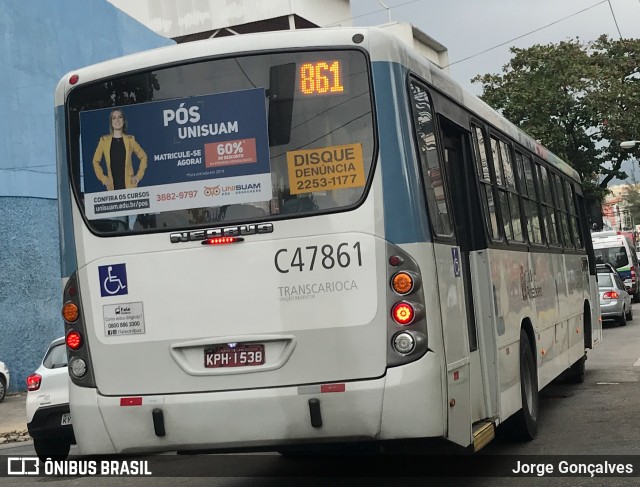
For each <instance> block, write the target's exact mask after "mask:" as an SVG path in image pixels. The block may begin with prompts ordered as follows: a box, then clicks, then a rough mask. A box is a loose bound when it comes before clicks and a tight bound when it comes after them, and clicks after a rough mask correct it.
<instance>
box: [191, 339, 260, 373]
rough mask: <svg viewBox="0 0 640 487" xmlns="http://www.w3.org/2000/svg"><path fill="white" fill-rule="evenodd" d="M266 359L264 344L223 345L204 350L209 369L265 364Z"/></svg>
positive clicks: (205, 364)
mask: <svg viewBox="0 0 640 487" xmlns="http://www.w3.org/2000/svg"><path fill="white" fill-rule="evenodd" d="M264 360H265V356H264V345H257V344H252V345H237V346H235V347H230V346H229V345H221V346H218V347H212V348H207V349H205V351H204V366H205V368H209V369H211V368H218V367H247V366H252V365H263V364H264Z"/></svg>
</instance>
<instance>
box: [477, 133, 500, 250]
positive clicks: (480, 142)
mask: <svg viewBox="0 0 640 487" xmlns="http://www.w3.org/2000/svg"><path fill="white" fill-rule="evenodd" d="M472 134H473V148H474V152H475V156H476V157H475V159H476V167H477V170H478V180H479V182H480V199H481V200H482V209H483V212H484V215H485V218H486V221H487V230H488V232H489V237H490V238H491V239H492V240H500V238H501V236H502V233H501V232H500V227H499V226H498V218H497V216H496V205H495V199H494V195H493V185H492V182H491V171H490V168H489V164H491V162H490V161H489V159H488V158H487V151H486V148H485V142H484V140H485V139H484V134H483V131H482V129H481V128H480V127H478V126H476V125H474V126H473V132H472Z"/></svg>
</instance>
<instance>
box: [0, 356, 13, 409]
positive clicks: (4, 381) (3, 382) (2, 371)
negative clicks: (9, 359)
mask: <svg viewBox="0 0 640 487" xmlns="http://www.w3.org/2000/svg"><path fill="white" fill-rule="evenodd" d="M10 378H11V377H10V376H9V368H8V367H7V366H6V365H5V364H4V362H0V402H2V401H4V398H5V397H6V396H7V389H9V379H10Z"/></svg>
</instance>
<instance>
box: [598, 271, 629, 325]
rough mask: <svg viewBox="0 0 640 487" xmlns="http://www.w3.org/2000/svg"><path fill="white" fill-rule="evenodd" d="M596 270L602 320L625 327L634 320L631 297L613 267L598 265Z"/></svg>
mask: <svg viewBox="0 0 640 487" xmlns="http://www.w3.org/2000/svg"><path fill="white" fill-rule="evenodd" d="M596 270H597V277H598V291H599V292H600V313H601V315H602V320H603V321H605V320H615V321H617V322H618V323H620V325H622V326H625V325H626V324H627V321H628V320H629V321H630V320H632V319H633V309H632V307H631V295H629V293H627V290H626V288H625V285H624V282H622V279H621V278H620V275H619V274H618V273H617V272H616V270H615V269H614V268H613V266H612V265H610V264H598V265H597V266H596Z"/></svg>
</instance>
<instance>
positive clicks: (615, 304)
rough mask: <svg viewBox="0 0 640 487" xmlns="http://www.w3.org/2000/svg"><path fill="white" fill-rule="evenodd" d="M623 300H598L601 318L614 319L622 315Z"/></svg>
mask: <svg viewBox="0 0 640 487" xmlns="http://www.w3.org/2000/svg"><path fill="white" fill-rule="evenodd" d="M623 306H624V302H623V301H622V300H619V299H617V300H614V301H609V302H606V301H605V302H602V301H601V302H600V315H601V316H602V319H603V320H604V319H614V318H620V316H622V310H623Z"/></svg>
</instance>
